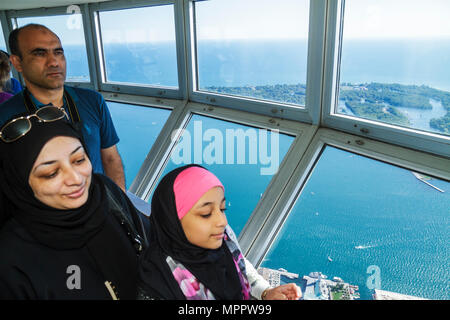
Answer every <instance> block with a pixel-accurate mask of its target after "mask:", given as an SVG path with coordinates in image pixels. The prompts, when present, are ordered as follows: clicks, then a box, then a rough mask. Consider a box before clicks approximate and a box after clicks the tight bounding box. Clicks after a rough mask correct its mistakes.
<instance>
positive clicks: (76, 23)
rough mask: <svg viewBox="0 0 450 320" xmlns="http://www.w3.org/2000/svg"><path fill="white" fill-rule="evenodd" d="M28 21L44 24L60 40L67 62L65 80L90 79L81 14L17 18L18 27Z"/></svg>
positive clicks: (79, 80) (80, 80) (81, 80)
mask: <svg viewBox="0 0 450 320" xmlns="http://www.w3.org/2000/svg"><path fill="white" fill-rule="evenodd" d="M29 23H38V24H42V25H44V26H46V27H47V28H49V29H50V30H51V31H53V32H54V33H55V34H56V35H57V36H58V37H59V39H60V40H61V44H62V46H63V48H64V55H65V57H66V63H67V76H66V80H67V81H73V82H84V81H86V82H89V81H90V77H89V66H88V58H87V53H86V44H85V40H84V30H83V19H82V17H81V14H71V15H59V16H46V17H28V18H17V24H18V25H19V27H22V26H24V25H26V24H29Z"/></svg>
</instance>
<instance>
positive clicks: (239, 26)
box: [195, 0, 309, 105]
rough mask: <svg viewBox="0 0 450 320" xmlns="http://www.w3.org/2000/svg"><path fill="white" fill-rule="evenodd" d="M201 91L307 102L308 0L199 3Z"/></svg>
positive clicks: (288, 101)
mask: <svg viewBox="0 0 450 320" xmlns="http://www.w3.org/2000/svg"><path fill="white" fill-rule="evenodd" d="M195 9H196V10H195V12H196V36H197V62H198V87H199V89H200V90H204V91H210V92H219V93H223V94H229V95H237V96H245V97H251V98H256V99H263V100H270V101H277V102H283V103H289V104H296V105H305V92H306V59H307V44H308V24H309V1H306V0H301V1H298V0H279V1H276V3H275V2H274V1H271V0H270V1H269V0H247V1H241V0H213V1H202V2H196V3H195Z"/></svg>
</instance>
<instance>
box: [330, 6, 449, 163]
mask: <svg viewBox="0 0 450 320" xmlns="http://www.w3.org/2000/svg"><path fill="white" fill-rule="evenodd" d="M344 6H345V0H329V1H328V19H327V32H326V50H325V53H326V54H325V60H324V73H325V76H324V84H323V104H322V126H324V127H329V128H335V129H338V130H343V131H345V132H349V133H353V134H356V135H359V136H363V137H367V138H371V139H376V140H379V141H384V142H388V143H392V144H395V145H399V146H405V147H408V148H412V149H415V150H421V151H425V152H429V153H433V154H437V155H442V156H445V157H450V136H444V135H439V134H435V133H430V132H425V131H420V130H415V129H410V128H404V127H400V126H395V125H390V124H386V123H383V122H377V121H371V120H366V119H362V118H357V117H351V116H347V115H342V114H337V113H335V111H334V110H335V107H336V105H337V102H338V101H337V100H338V98H339V97H338V94H339V92H338V86H339V83H338V81H339V68H340V54H341V52H340V51H341V47H342V24H343V22H344Z"/></svg>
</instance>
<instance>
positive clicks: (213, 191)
mask: <svg viewBox="0 0 450 320" xmlns="http://www.w3.org/2000/svg"><path fill="white" fill-rule="evenodd" d="M224 192H225V189H224V186H223V185H222V183H221V182H220V181H219V179H217V177H216V176H215V175H214V174H212V173H211V172H209V171H208V170H206V169H205V168H203V167H201V166H198V165H187V166H183V167H180V168H177V169H175V170H173V171H171V172H169V173H168V174H167V175H166V176H164V178H163V179H162V180H161V182H160V183H159V185H158V187H157V188H156V190H155V192H154V194H153V198H152V210H151V212H152V214H151V215H150V225H151V233H150V241H149V247H148V248H147V249H146V251H145V253H144V254H143V255H141V257H140V266H139V277H140V280H139V287H140V290H139V291H140V295H139V298H140V299H165V300H185V299H186V300H248V299H250V296H251V297H253V298H255V299H264V298H267V299H298V298H299V297H300V296H301V292H300V289H299V288H298V287H297V286H296V285H295V284H287V285H283V286H279V287H276V288H270V286H269V284H268V283H267V282H266V281H265V280H264V279H263V278H262V277H261V276H259V275H257V273H256V271H255V270H254V268H253V266H252V265H251V264H250V263H248V262H247V261H246V260H245V258H244V257H243V255H242V253H241V251H240V248H239V245H238V243H237V239H236V236H235V235H234V232H233V231H232V229H231V228H230V227H229V226H228V223H227V219H226V216H225V214H224V211H225V210H226V208H225V203H226V201H225V197H224Z"/></svg>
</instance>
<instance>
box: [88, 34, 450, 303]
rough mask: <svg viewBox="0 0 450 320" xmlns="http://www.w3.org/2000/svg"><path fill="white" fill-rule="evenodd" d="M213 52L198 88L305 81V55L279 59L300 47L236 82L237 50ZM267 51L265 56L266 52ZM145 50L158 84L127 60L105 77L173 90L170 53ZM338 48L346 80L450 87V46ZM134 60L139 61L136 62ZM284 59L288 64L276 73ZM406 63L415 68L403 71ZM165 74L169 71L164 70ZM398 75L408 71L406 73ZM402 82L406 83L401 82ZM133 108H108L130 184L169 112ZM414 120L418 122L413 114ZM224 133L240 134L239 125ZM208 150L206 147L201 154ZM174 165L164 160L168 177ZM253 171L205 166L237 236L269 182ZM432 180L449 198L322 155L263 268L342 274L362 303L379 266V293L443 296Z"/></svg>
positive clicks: (364, 163)
mask: <svg viewBox="0 0 450 320" xmlns="http://www.w3.org/2000/svg"><path fill="white" fill-rule="evenodd" d="M215 45H216V49H214V50H216V51H215V54H214V52H213V53H211V51H209V52H210V54H209V55H205V54H206V53H208V50H212V49H208V48H203V49H202V50H203V51H202V52H200V54H201V55H202V56H201V57H200V61H201V63H202V65H203V66H202V65H200V77H199V78H200V80H201V85H202V86H212V85H215V86H240V85H248V84H276V83H286V84H294V83H298V82H299V81H302V78H304V77H303V75H305V74H306V73H305V72H306V69H305V67H306V64H305V60H304V58H301V57H300V58H299V59H295V57H293V56H291V57H286V58H285V59H284V60H283V59H282V58H281V57H282V56H281V55H280V52H283V48H284V49H285V50H284V52H286V54H287V55H289V52H292V53H295V52H299V51H301V50H303V49H302V48H304V47H302V44H295V45H293V44H288V43H285V44H283V43H282V42H279V43H277V48H276V55H275V56H276V57H279V58H277V64H276V65H277V67H273V68H272V67H268V68H266V69H264V72H262V71H261V70H262V69H261V66H262V65H263V60H264V57H262V56H263V55H266V57H269V58H268V61H269V60H270V57H271V54H272V57H273V52H274V51H273V50H271V49H270V48H269V47H270V46H260V47H259V48H260V50H259V54H260V55H261V57H258V58H255V59H246V61H247V62H248V65H247V66H245V69H244V70H245V72H244V73H245V74H244V75H243V76H242V77H241V76H239V75H240V74H241V75H242V73H243V70H242V68H243V67H244V66H243V65H242V63H240V64H239V63H238V64H233V63H232V62H233V60H232V59H239V55H238V53H239V52H240V50H242V49H239V48H238V47H237V46H238V44H227V47H225V46H222V47H221V46H220V45H219V44H215ZM293 46H294V48H293ZM295 46H297V48H295ZM266 47H267V50H265V49H264V48H266ZM408 47H409V48H416V51H414V52H416V56H421V57H422V61H421V63H420V64H418V63H415V64H414V63H412V62H411V61H417V59H415V60H414V59H412V60H408V61H410V62H411V63H409V62H408V63H406V62H405V61H401V57H402V55H401V53H402V52H404V50H406V49H405V48H408ZM418 48H420V50H419V49H418ZM125 49H126V48H121V49H120V50H125ZM118 50H119V49H118ZM127 50H128V49H127ZM152 50H153V51H154V52H156V51H157V50H160V51H159V52H158V54H157V56H161V57H162V56H164V50H167V54H168V56H166V57H165V58H164V59H162V60H161V61H163V62H161V64H158V62H157V61H154V60H152V63H153V65H154V67H155V69H154V72H153V73H151V75H152V77H156V78H154V79H149V78H148V73H145V72H135V71H136V70H135V69H130V68H129V63H128V62H129V61H130V60H129V59H128V60H127V61H128V62H127V63H118V62H115V63H114V64H112V65H110V66H109V67H108V68H109V71H108V72H110V75H114V76H117V77H119V78H118V79H119V80H121V81H130V82H136V83H149V82H150V83H153V84H156V83H158V84H162V85H171V86H177V78H176V72H173V70H174V67H175V65H174V64H173V63H172V62H170V61H172V60H173V48H170V46H166V47H164V48H163V47H161V48H159V49H156V48H153V49H152ZM155 50H156V51H155ZM214 50H213V51H214ZM227 50H228V51H227ZM344 50H345V54H344V56H343V62H342V63H343V64H342V74H341V75H342V77H341V81H343V82H352V83H363V82H367V81H368V82H371V81H377V82H385V83H394V82H398V83H403V84H418V85H420V84H426V85H430V86H435V87H436V88H439V89H444V90H450V78H449V77H448V75H449V74H450V62H449V60H448V59H449V57H450V55H449V54H448V53H450V44H449V42H448V41H447V42H433V43H428V47H427V43H425V44H424V43H423V42H421V43H419V42H417V43H416V44H409V46H405V45H404V44H401V43H400V44H397V46H396V44H395V43H381V42H380V43H372V44H370V46H365V45H364V44H360V45H357V44H354V43H353V44H347V45H345V46H344ZM376 50H378V51H376ZM139 52H140V53H141V54H143V55H145V50H144V49H142V48H140V49H139ZM149 52H150V51H149ZM111 54H114V53H111ZM115 54H116V56H115V58H114V61H120V53H119V52H116V53H115ZM171 57H172V58H171ZM425 58H426V60H424V59H425ZM111 59H112V58H111ZM133 59H134V60H133V61H138V62H139V61H141V60H139V56H136V55H135V56H133ZM205 59H206V60H205ZM208 59H210V60H208ZM224 59H225V60H226V61H227V62H226V64H225V66H226V68H225V67H224V64H218V63H219V62H220V61H222V62H223V60H224ZM383 59H384V61H383ZM125 60H126V59H125ZM282 60H283V61H284V62H286V65H284V66H280V63H281V64H282V63H283V61H282ZM122 61H123V60H122ZM252 61H255V63H254V64H253V63H252ZM169 63H170V66H169ZM206 66H208V67H207V68H205V67H206ZM408 66H410V67H411V66H414V68H412V67H411V68H410V69H408V68H407V67H408ZM167 68H168V69H167ZM80 70H81V68H80ZM164 70H170V72H166V73H165V72H164ZM280 70H282V71H280ZM405 70H410V71H408V72H406V73H405ZM399 74H400V75H401V77H400V78H399ZM158 75H159V76H160V77H159V76H158ZM158 77H159V78H158ZM411 77H413V78H411ZM408 79H412V80H411V81H410V82H408V81H409V80H408ZM109 104H110V105H112V104H111V103H109ZM441 109H442V108H441ZM441 109H439V105H433V111H436V112H438V113H440V114H441V113H443V111H444V110H441ZM130 110H131V109H126V108H118V107H117V106H113V105H112V107H111V113H112V115H113V119H114V121H115V124H116V127H117V131H118V133H119V136H120V137H121V140H122V141H121V144H120V145H119V149H120V150H121V153H122V157H123V158H124V162H125V169H126V175H127V185H128V186H129V184H130V183H131V182H132V179H133V178H134V176H135V174H136V173H137V171H138V170H139V167H140V164H141V163H142V161H143V160H144V159H145V156H146V154H147V153H148V151H149V150H150V148H151V145H152V143H153V141H154V139H155V138H156V136H157V134H158V133H159V131H160V129H161V128H162V126H163V125H164V122H165V121H166V119H167V117H168V115H169V113H170V111H167V110H162V111H158V110H161V109H149V108H143V107H135V108H134V109H133V110H134V111H135V113H134V112H131V111H130ZM150 110H157V111H150ZM133 113H134V114H135V115H133ZM416 118H417V119H418V121H419V120H420V115H417V116H416ZM201 120H202V121H204V128H205V129H206V128H219V129H220V130H223V129H224V128H221V127H220V126H221V125H222V124H223V122H221V121H218V120H215V121H212V120H208V119H201ZM230 126H231V127H229V128H237V127H238V126H239V125H235V126H234V125H233V124H231V125H230ZM291 142H292V141H291V140H289V139H287V140H286V141H284V142H283V141H281V140H280V150H283V151H280V154H283V155H284V153H285V152H286V151H287V150H288V148H289V145H290V143H291ZM206 146H207V144H206V143H205V144H204V145H203V148H205V147H206ZM203 150H204V149H203ZM281 160H282V157H280V161H281ZM192 161H193V158H192ZM203 164H204V163H203ZM175 166H176V165H175V164H173V163H169V166H168V167H167V170H169V169H171V168H174V167H175ZM260 167H261V166H260V165H258V164H256V165H248V164H247V165H237V164H234V165H225V164H223V165H220V164H213V165H211V166H209V168H210V170H212V171H213V172H214V173H216V175H217V176H218V177H219V178H220V179H221V180H222V181H223V183H224V185H225V188H226V197H227V202H229V204H230V208H229V210H228V211H227V214H228V215H229V222H230V224H231V226H232V227H233V228H234V229H235V230H236V232H237V233H239V232H240V231H241V230H242V228H243V226H244V225H245V222H246V221H247V219H248V216H249V215H250V213H251V211H252V210H253V208H254V207H255V205H256V203H257V202H258V200H259V197H260V196H261V193H262V192H264V190H265V188H266V186H267V184H268V183H269V182H270V178H271V176H262V175H260V174H259V169H260ZM231 172H232V174H231ZM432 183H433V184H434V185H436V186H437V187H439V188H441V189H443V190H445V191H446V192H445V193H440V192H438V191H436V190H434V189H433V188H431V187H429V186H427V185H426V184H425V183H423V182H421V181H419V180H417V179H416V178H415V177H414V176H413V175H412V174H411V172H409V171H407V170H404V169H401V168H398V167H395V166H391V165H387V164H385V163H381V162H379V161H374V160H371V159H367V158H364V157H359V156H356V155H353V154H349V153H346V152H342V151H340V150H337V149H334V148H327V149H326V150H325V152H324V154H323V157H322V159H321V160H320V161H319V162H318V164H317V166H316V169H315V171H314V173H313V175H312V177H311V179H310V181H309V182H308V184H307V185H306V187H305V189H304V190H303V192H302V195H301V197H300V198H299V200H298V201H297V204H296V206H295V208H294V209H293V212H292V214H291V215H290V217H289V219H288V221H287V223H286V227H285V228H283V230H282V231H281V234H280V236H279V237H278V239H277V242H276V244H275V245H274V246H273V248H272V250H271V251H270V252H269V254H268V255H267V256H266V259H265V261H264V263H263V265H264V266H267V267H271V268H275V269H278V268H280V267H281V268H285V269H287V270H288V271H291V272H296V273H299V274H300V276H302V275H307V274H308V273H309V272H312V271H320V272H323V273H324V274H326V275H328V276H329V277H333V276H338V277H341V278H343V279H344V281H346V282H349V283H351V284H356V285H359V287H360V293H361V298H363V299H370V298H371V295H370V294H371V292H370V290H369V289H368V288H367V286H366V281H367V278H368V276H369V275H368V274H367V268H368V267H369V266H371V265H376V266H379V267H380V270H381V289H384V290H388V291H395V292H399V293H404V294H410V295H416V296H421V297H425V298H432V299H449V298H450V295H449V292H450V290H449V279H450V274H449V270H450V268H449V267H450V265H449V257H450V255H449V253H450V252H449V214H450V209H449V208H450V187H449V183H448V182H445V181H440V180H436V179H434V180H433V181H432ZM249 190H252V191H253V192H249ZM328 256H330V257H331V258H332V260H333V261H332V262H330V261H329V260H328V259H327V257H328Z"/></svg>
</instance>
